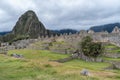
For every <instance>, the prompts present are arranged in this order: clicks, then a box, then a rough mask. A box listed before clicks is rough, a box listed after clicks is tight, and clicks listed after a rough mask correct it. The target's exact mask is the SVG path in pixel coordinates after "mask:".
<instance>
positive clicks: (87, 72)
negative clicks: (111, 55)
mask: <svg viewBox="0 0 120 80" xmlns="http://www.w3.org/2000/svg"><path fill="white" fill-rule="evenodd" d="M80 74H81V75H83V76H89V75H90V73H89V71H88V70H86V69H83V70H82V71H81V72H80Z"/></svg>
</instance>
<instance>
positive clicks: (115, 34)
mask: <svg viewBox="0 0 120 80" xmlns="http://www.w3.org/2000/svg"><path fill="white" fill-rule="evenodd" d="M85 36H91V37H92V38H93V40H94V41H95V42H109V43H112V44H115V45H117V46H119V47H120V29H119V28H118V27H115V28H114V29H113V31H112V33H108V32H107V31H104V32H94V31H92V30H89V31H88V32H87V31H85V30H81V31H80V32H79V33H76V34H71V33H69V34H60V35H53V36H41V37H39V38H37V39H25V40H19V41H16V42H13V43H12V44H9V43H8V42H6V43H1V47H0V48H4V49H5V50H13V49H24V48H30V49H34V48H33V47H30V46H29V45H30V44H32V43H34V42H38V41H44V42H51V41H52V40H53V39H54V40H56V41H64V42H65V43H69V44H70V45H71V46H72V47H74V48H78V43H79V42H80V41H81V39H82V38H83V37H85ZM46 46H47V45H46ZM67 48H69V47H67ZM67 48H66V49H67ZM38 49H39V48H38ZM43 49H44V48H43ZM66 49H63V50H53V51H56V52H63V53H66V52H67V53H69V52H70V53H73V52H74V51H68V50H67V51H66ZM0 51H1V50H0Z"/></svg>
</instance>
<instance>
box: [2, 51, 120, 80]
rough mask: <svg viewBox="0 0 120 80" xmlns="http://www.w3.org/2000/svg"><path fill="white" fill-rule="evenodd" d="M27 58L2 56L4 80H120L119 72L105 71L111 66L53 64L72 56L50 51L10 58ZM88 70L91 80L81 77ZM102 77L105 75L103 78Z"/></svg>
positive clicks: (78, 62)
mask: <svg viewBox="0 0 120 80" xmlns="http://www.w3.org/2000/svg"><path fill="white" fill-rule="evenodd" d="M12 53H16V54H23V56H24V58H22V59H17V58H13V57H11V56H5V55H0V80H119V79H120V77H119V73H120V72H119V70H112V71H107V70H103V69H104V68H105V67H108V66H109V65H110V64H109V63H96V62H85V61H83V60H77V59H75V60H72V61H69V62H66V63H57V62H54V61H51V60H57V59H62V58H66V57H68V56H69V55H66V54H58V53H53V52H50V51H46V50H43V51H42V50H28V49H24V50H11V51H9V52H8V54H9V55H10V54H12ZM82 69H88V70H89V71H90V73H91V75H90V76H89V77H86V76H82V75H80V71H81V70H82ZM101 73H102V74H101Z"/></svg>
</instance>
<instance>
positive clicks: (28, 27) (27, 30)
mask: <svg viewBox="0 0 120 80" xmlns="http://www.w3.org/2000/svg"><path fill="white" fill-rule="evenodd" d="M12 33H13V34H15V35H29V36H30V37H31V38H37V37H39V36H45V35H49V34H48V33H50V32H48V30H46V29H45V27H44V25H43V24H42V22H40V21H39V19H38V17H37V15H36V14H35V12H34V11H32V10H28V11H27V12H25V13H24V14H23V15H22V16H21V17H20V18H19V19H18V21H17V23H16V25H15V27H14V28H13V30H12Z"/></svg>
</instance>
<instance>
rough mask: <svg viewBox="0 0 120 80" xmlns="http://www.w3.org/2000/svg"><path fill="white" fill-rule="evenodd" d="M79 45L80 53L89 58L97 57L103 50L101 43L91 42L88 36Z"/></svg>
mask: <svg viewBox="0 0 120 80" xmlns="http://www.w3.org/2000/svg"><path fill="white" fill-rule="evenodd" d="M80 45H81V51H82V52H83V53H84V54H85V55H86V56H89V57H98V56H99V55H101V54H102V53H103V50H104V48H103V46H102V43H98V42H93V41H92V38H91V37H89V36H86V37H84V38H83V40H82V41H81V44H80Z"/></svg>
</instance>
